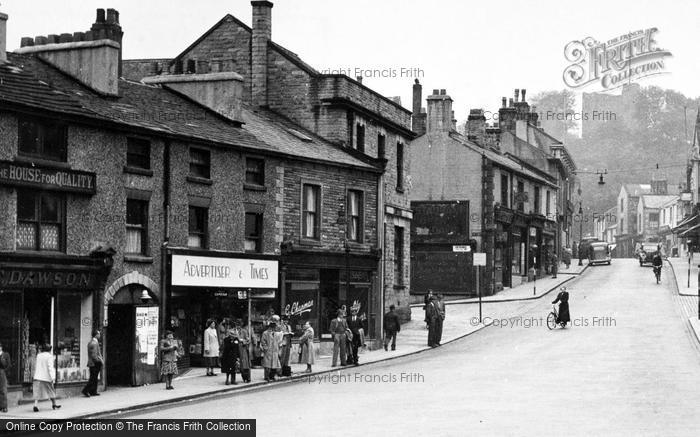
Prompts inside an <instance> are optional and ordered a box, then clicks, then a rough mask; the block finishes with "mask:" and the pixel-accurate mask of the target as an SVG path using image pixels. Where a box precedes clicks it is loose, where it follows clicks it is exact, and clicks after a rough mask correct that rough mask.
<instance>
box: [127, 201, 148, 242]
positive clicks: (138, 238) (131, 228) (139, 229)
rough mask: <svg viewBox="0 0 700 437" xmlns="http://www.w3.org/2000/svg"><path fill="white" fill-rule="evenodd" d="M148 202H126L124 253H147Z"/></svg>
mask: <svg viewBox="0 0 700 437" xmlns="http://www.w3.org/2000/svg"><path fill="white" fill-rule="evenodd" d="M147 231H148V202H147V201H145V200H136V199H127V200H126V248H125V249H124V252H125V253H130V254H138V255H146V254H147V251H148V233H147Z"/></svg>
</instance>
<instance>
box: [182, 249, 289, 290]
mask: <svg viewBox="0 0 700 437" xmlns="http://www.w3.org/2000/svg"><path fill="white" fill-rule="evenodd" d="M171 279H172V285H184V286H190V287H222V288H277V287H278V262H277V261H276V260H264V259H247V258H215V257H208V256H189V255H173V258H172V276H171Z"/></svg>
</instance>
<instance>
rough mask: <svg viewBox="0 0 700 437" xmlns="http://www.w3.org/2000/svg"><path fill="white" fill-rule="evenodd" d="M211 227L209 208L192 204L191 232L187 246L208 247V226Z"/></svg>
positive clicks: (190, 216)
mask: <svg viewBox="0 0 700 437" xmlns="http://www.w3.org/2000/svg"><path fill="white" fill-rule="evenodd" d="M208 227H209V211H208V210H207V208H202V207H198V206H190V214H189V233H188V236H187V246H188V247H195V248H198V249H206V247H207V244H208V243H209V242H208V238H207V228H208Z"/></svg>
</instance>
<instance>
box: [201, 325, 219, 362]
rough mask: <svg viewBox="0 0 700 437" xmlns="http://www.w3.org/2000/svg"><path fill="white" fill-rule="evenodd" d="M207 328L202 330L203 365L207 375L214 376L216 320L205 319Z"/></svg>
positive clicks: (216, 354) (216, 355)
mask: <svg viewBox="0 0 700 437" xmlns="http://www.w3.org/2000/svg"><path fill="white" fill-rule="evenodd" d="M207 326H208V327H207V329H205V330H204V366H205V367H206V368H207V376H215V375H216V373H214V367H218V365H219V364H218V362H217V361H218V359H219V336H218V335H217V334H216V320H214V319H209V320H208V321H207Z"/></svg>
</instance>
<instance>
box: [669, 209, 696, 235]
mask: <svg viewBox="0 0 700 437" xmlns="http://www.w3.org/2000/svg"><path fill="white" fill-rule="evenodd" d="M697 219H698V214H695V215H693V216H690V217H688V218H687V219H685V220H683V221H682V222H680V223H679V224H678V226H676V227H675V228H673V233H678V232H683V231H687V230H689V228H690V227H691V226H692V225H693V224H694V223H695V222H696V221H697Z"/></svg>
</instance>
